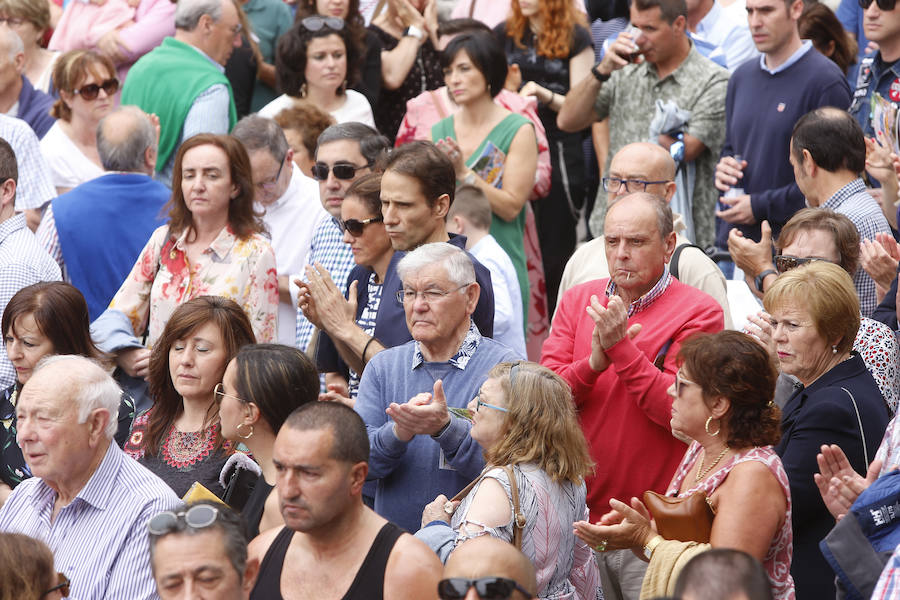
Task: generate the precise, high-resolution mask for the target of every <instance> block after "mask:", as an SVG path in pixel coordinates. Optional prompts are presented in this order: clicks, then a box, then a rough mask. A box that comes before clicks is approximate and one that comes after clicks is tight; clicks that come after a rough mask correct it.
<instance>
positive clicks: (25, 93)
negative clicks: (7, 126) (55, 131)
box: [0, 27, 56, 200]
mask: <svg viewBox="0 0 900 600" xmlns="http://www.w3.org/2000/svg"><path fill="white" fill-rule="evenodd" d="M24 72H25V47H24V46H23V45H22V38H20V37H19V36H18V35H17V34H16V32H15V31H13V30H12V29H11V28H9V27H0V113H3V114H5V115H8V116H10V117H18V118H19V119H22V120H23V121H25V122H26V123H28V126H29V127H31V128H32V129H33V130H34V133H35V135H37V136H38V137H39V138H42V137H44V134H46V133H47V131H49V129H50V128H51V127H52V126H53V123H54V122H56V119H54V118H53V117H51V116H50V107H51V106H53V98H51V97H50V96H48V95H47V94H45V93H44V92H42V91H41V90H36V89H34V86H33V85H31V82H30V81H28V78H27V77H25V75H24ZM47 200H49V198H47Z"/></svg>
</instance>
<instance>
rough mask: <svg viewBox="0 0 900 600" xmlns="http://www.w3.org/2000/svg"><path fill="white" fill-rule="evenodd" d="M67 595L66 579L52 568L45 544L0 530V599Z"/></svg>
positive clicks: (46, 598)
mask: <svg viewBox="0 0 900 600" xmlns="http://www.w3.org/2000/svg"><path fill="white" fill-rule="evenodd" d="M68 597H69V580H68V579H66V576H65V575H63V574H62V573H57V572H56V570H55V568H54V560H53V552H51V551H50V548H48V547H47V544H45V543H44V542H42V541H41V540H37V539H35V538H33V537H29V536H27V535H23V534H21V533H0V600H58V599H60V598H68Z"/></svg>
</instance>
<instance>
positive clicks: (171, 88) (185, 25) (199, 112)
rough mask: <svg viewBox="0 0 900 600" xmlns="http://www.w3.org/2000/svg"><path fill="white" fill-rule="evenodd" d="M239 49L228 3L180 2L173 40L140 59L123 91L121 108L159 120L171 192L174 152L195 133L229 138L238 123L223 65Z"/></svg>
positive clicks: (162, 174)
mask: <svg viewBox="0 0 900 600" xmlns="http://www.w3.org/2000/svg"><path fill="white" fill-rule="evenodd" d="M240 46H241V24H240V21H239V20H238V13H237V8H236V7H235V4H234V2H233V1H232V0H181V1H180V2H178V4H177V6H176V8H175V36H174V37H167V38H165V39H164V40H163V41H162V44H160V45H159V46H157V47H156V48H154V49H153V50H152V51H150V52H149V53H147V54H145V55H144V56H143V57H141V58H140V59H139V60H138V61H137V62H136V63H134V66H133V67H131V70H130V71H129V72H128V78H127V79H126V80H125V85H124V86H123V87H122V104H134V105H136V106H139V107H140V108H141V110H143V111H144V112H146V113H148V114H155V115H157V116H158V117H159V123H160V133H159V152H158V154H157V158H156V171H157V173H158V176H157V178H158V179H159V181H161V182H163V183H165V184H166V185H167V186H170V187H171V183H172V168H173V166H174V162H175V152H176V151H177V149H178V147H179V146H180V145H181V143H182V142H183V141H184V140H186V139H188V138H190V137H193V136H195V135H197V134H198V133H220V134H224V133H228V132H229V131H230V130H231V128H232V127H234V124H235V123H236V122H237V111H236V109H235V106H234V95H233V93H232V91H231V84H230V83H229V82H228V79H227V78H226V77H225V73H224V70H225V67H224V65H225V63H226V62H228V58H229V57H230V56H231V53H232V51H233V50H234V49H235V48H239V47H240Z"/></svg>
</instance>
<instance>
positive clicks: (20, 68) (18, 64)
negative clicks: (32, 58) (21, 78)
mask: <svg viewBox="0 0 900 600" xmlns="http://www.w3.org/2000/svg"><path fill="white" fill-rule="evenodd" d="M13 66H14V67H15V68H16V73H18V74H19V75H21V74H22V73H23V72H24V71H25V53H24V52H19V53H18V54H16V57H15V58H14V59H13Z"/></svg>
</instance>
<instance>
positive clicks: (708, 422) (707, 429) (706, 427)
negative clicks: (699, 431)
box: [703, 417, 722, 437]
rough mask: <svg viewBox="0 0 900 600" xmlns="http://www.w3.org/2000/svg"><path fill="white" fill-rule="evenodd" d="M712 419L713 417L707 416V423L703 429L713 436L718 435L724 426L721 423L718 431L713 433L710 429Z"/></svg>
mask: <svg viewBox="0 0 900 600" xmlns="http://www.w3.org/2000/svg"><path fill="white" fill-rule="evenodd" d="M712 420H713V418H712V417H707V418H706V425H704V426H703V429H705V430H706V434H707V435H711V436H713V437H716V436H717V435H719V432H720V431H722V426H721V425H719V428H718V429H716V432H715V433H713V432H712V431H710V430H709V424H710V422H712Z"/></svg>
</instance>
